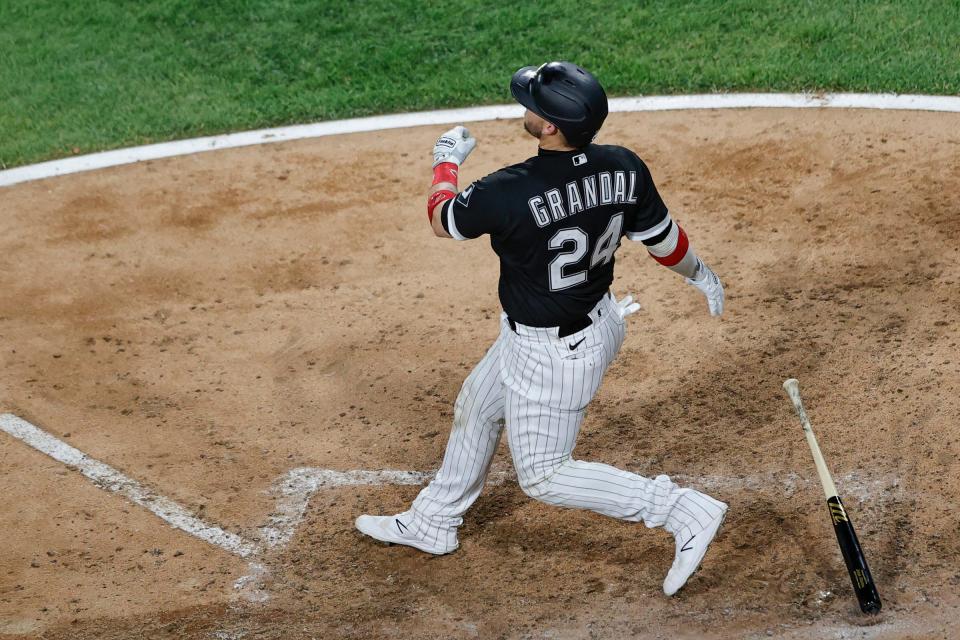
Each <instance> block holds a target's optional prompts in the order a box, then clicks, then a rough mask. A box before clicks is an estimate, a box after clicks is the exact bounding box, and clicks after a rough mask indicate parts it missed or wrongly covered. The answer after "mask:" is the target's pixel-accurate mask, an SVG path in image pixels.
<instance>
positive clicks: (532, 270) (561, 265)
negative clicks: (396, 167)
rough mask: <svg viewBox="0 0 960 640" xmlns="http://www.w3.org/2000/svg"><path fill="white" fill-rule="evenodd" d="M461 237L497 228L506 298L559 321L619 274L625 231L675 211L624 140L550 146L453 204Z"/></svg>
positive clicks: (509, 308) (578, 311) (586, 306)
mask: <svg viewBox="0 0 960 640" xmlns="http://www.w3.org/2000/svg"><path fill="white" fill-rule="evenodd" d="M442 215H443V218H442V220H443V226H444V229H446V230H447V232H448V233H449V234H450V235H451V236H453V237H454V238H456V239H458V240H466V239H471V238H478V237H480V236H481V235H483V234H485V233H487V234H490V245H491V246H492V247H493V250H494V251H495V252H496V253H497V255H498V256H499V257H500V286H499V293H500V304H501V305H503V310H504V311H505V312H506V313H507V315H508V316H510V318H511V319H512V320H514V321H516V322H519V323H521V324H526V325H530V326H534V327H554V326H559V325H562V324H566V323H569V322H572V321H575V320H578V319H581V318H583V317H584V316H586V315H587V314H588V313H589V311H590V310H591V309H592V308H593V307H594V305H596V304H597V302H599V301H600V299H601V298H602V297H603V295H604V294H605V293H606V292H607V290H608V289H609V288H610V285H611V284H612V283H613V265H614V262H615V260H614V253H615V252H616V250H617V248H618V247H619V246H620V239H621V238H622V237H623V236H624V235H627V236H629V238H630V239H632V240H645V239H648V238H652V237H654V236H657V235H658V234H661V233H662V232H663V231H664V230H665V229H667V228H668V227H669V225H670V224H671V223H670V216H669V215H668V213H667V208H666V206H665V205H664V204H663V200H661V198H660V194H659V193H657V189H656V187H655V186H654V184H653V179H652V178H651V177H650V171H649V170H648V169H647V166H646V165H645V164H644V163H643V161H642V160H640V158H638V157H637V155H636V154H635V153H633V152H632V151H630V150H629V149H625V148H624V147H618V146H613V145H596V144H591V145H589V146H587V147H586V148H585V149H577V150H575V151H546V150H544V149H540V151H539V153H538V154H537V155H536V156H534V157H533V158H530V159H528V160H527V161H525V162H521V163H520V164H515V165H512V166H510V167H506V168H504V169H501V170H500V171H497V172H495V173H492V174H490V175H488V176H487V177H485V178H482V179H480V180H478V181H476V182H474V183H473V184H471V185H470V186H468V187H467V188H466V189H464V190H463V191H462V192H460V194H459V195H458V196H457V197H456V198H455V199H453V200H450V201H449V202H448V203H447V205H446V206H445V207H444V208H443V214H442Z"/></svg>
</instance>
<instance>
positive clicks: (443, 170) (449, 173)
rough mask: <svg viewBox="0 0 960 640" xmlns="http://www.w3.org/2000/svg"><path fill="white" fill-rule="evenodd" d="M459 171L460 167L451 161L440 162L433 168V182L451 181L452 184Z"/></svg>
mask: <svg viewBox="0 0 960 640" xmlns="http://www.w3.org/2000/svg"><path fill="white" fill-rule="evenodd" d="M459 173H460V167H458V166H457V165H456V164H455V163H453V162H441V163H440V164H438V165H437V166H435V167H434V168H433V184H439V183H441V182H451V183H453V185H454V186H456V184H457V176H458V174H459Z"/></svg>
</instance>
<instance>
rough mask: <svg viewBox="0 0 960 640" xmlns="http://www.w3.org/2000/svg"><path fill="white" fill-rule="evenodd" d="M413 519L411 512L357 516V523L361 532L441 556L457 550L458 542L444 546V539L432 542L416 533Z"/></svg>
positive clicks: (381, 540) (381, 539)
mask: <svg viewBox="0 0 960 640" xmlns="http://www.w3.org/2000/svg"><path fill="white" fill-rule="evenodd" d="M411 524H412V519H411V517H410V514H409V513H406V512H404V513H398V514H397V515H395V516H368V515H362V516H358V517H357V521H356V523H355V525H356V527H357V529H358V530H359V531H360V533H365V534H366V535H368V536H370V537H371V538H374V539H376V540H379V541H380V542H389V543H391V544H404V545H407V546H408V547H413V548H414V549H419V550H420V551H426V552H427V553H432V554H434V555H437V556H440V555H443V554H445V553H450V552H451V551H456V549H457V546H458V545H457V544H453V546H449V545H446V546H444V544H443V542H442V541H438V542H430V541H429V540H425V539H423V538H421V537H420V536H418V535H416V534H415V533H414V532H413V530H412V529H411V528H410V525H411Z"/></svg>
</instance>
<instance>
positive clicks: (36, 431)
mask: <svg viewBox="0 0 960 640" xmlns="http://www.w3.org/2000/svg"><path fill="white" fill-rule="evenodd" d="M0 430H2V431H4V432H6V433H8V434H9V435H11V436H13V437H14V438H16V439H17V440H20V441H21V442H23V443H24V444H26V445H28V446H30V447H32V448H34V449H36V450H37V451H39V452H41V453H44V454H46V455H48V456H50V457H51V458H53V459H54V460H57V461H58V462H61V463H63V464H65V465H66V466H68V467H70V468H72V469H76V470H77V471H79V472H80V473H81V474H83V475H84V476H86V477H87V478H89V479H90V480H91V481H92V482H93V483H94V484H95V485H97V486H98V487H100V488H101V489H103V490H105V491H108V492H110V493H116V494H118V495H120V496H123V497H124V498H126V499H127V500H129V501H130V502H133V503H135V504H138V505H140V506H141V507H143V508H145V509H147V510H148V511H150V512H151V513H153V514H154V515H156V516H157V517H158V518H160V519H161V520H163V521H164V522H166V523H167V524H169V525H171V526H172V527H174V528H176V529H179V530H181V531H183V532H185V533H187V534H189V535H191V536H193V537H195V538H198V539H200V540H203V541H204V542H207V543H208V544H211V545H213V546H215V547H219V548H221V549H223V550H224V551H227V552H229V553H231V554H233V555H236V556H239V557H241V558H246V559H249V561H250V564H249V572H248V574H247V575H245V576H243V577H241V578H240V579H238V580H237V581H236V582H235V583H234V587H235V589H236V590H237V591H238V593H239V595H240V596H241V597H242V598H243V599H245V600H247V601H251V602H263V601H265V600H266V599H268V598H269V595H268V594H267V593H266V592H265V591H264V590H263V589H262V585H263V582H264V580H265V578H266V576H267V574H268V570H267V569H266V567H265V566H264V565H263V564H262V563H261V562H260V561H259V558H260V556H262V555H263V554H264V553H267V552H270V551H275V550H278V549H282V548H284V547H285V546H286V545H287V544H289V542H290V540H291V539H292V538H293V536H294V533H295V532H296V530H297V527H299V526H300V524H301V523H302V522H303V518H304V515H305V513H306V510H307V506H308V505H309V503H310V499H311V498H312V497H313V495H314V494H315V493H317V492H318V491H322V490H325V489H336V488H339V487H347V486H380V485H387V484H396V485H421V484H425V483H426V482H427V481H429V480H430V478H432V477H433V474H434V473H435V472H425V471H400V470H391V469H383V470H379V471H367V470H354V471H335V470H333V469H320V468H316V467H299V468H296V469H291V470H290V471H288V472H287V473H285V474H283V475H282V476H280V477H279V478H278V479H277V480H276V481H275V482H274V483H273V485H272V486H271V487H270V489H268V490H267V491H268V493H269V494H271V495H273V496H275V498H276V506H275V508H274V509H273V511H272V512H271V513H270V514H269V515H268V516H267V521H266V523H265V524H264V525H263V526H261V527H259V528H258V532H259V534H260V535H259V536H258V539H256V540H250V539H247V538H245V537H243V536H241V535H239V534H236V533H231V532H229V531H226V530H224V529H222V528H221V527H218V526H216V525H214V524H211V523H209V522H205V521H204V520H202V519H200V518H198V517H197V516H195V515H194V514H192V513H191V512H190V511H189V510H188V509H187V508H185V507H183V506H182V505H179V504H177V503H176V502H174V501H173V500H171V499H169V498H167V497H165V496H163V495H161V494H159V493H157V492H156V491H154V490H153V489H151V488H150V487H147V486H145V485H143V484H141V483H140V482H138V481H136V480H134V479H133V478H131V477H129V476H127V475H125V474H124V473H122V472H120V471H118V470H116V469H114V468H113V467H111V466H109V465H107V464H105V463H103V462H100V461H99V460H95V459H94V458H91V457H90V456H88V455H87V454H85V453H83V452H82V451H80V450H79V449H77V448H75V447H72V446H70V445H69V444H67V443H66V442H63V441H62V440H60V439H58V438H56V437H55V436H53V435H51V434H49V433H47V432H46V431H44V430H43V429H40V428H39V427H37V426H34V425H32V424H30V423H29V422H27V421H26V420H23V419H22V418H18V417H17V416H15V415H13V414H9V413H4V414H0ZM515 477H516V475H515V474H514V472H513V470H512V469H509V470H508V469H499V470H494V471H492V472H491V473H490V476H489V477H488V478H487V484H490V485H500V484H503V483H504V482H506V481H508V480H512V479H514V478H515ZM673 479H674V480H675V481H676V482H678V483H679V484H682V485H688V486H692V487H696V488H700V489H704V490H706V491H710V490H717V489H719V490H724V491H728V492H730V491H734V492H763V493H771V494H774V495H776V496H779V497H789V496H791V495H793V494H794V493H796V492H797V491H799V490H801V489H809V488H811V487H813V486H814V485H815V483H816V480H815V479H811V478H807V477H803V476H800V475H799V474H796V473H792V472H767V473H756V474H750V475H744V476H726V475H707V476H688V475H676V476H674V477H673ZM839 484H840V486H841V487H842V490H843V494H844V496H845V497H848V498H856V499H859V500H861V501H863V500H871V501H874V502H886V501H889V500H894V499H898V498H900V497H902V495H903V488H902V486H901V484H900V479H899V478H898V476H897V475H896V474H885V475H880V476H874V475H868V474H863V473H859V472H855V473H850V474H847V475H845V476H843V477H841V478H839ZM345 526H346V525H345Z"/></svg>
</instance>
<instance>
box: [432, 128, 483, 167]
mask: <svg viewBox="0 0 960 640" xmlns="http://www.w3.org/2000/svg"><path fill="white" fill-rule="evenodd" d="M475 146H477V139H476V138H474V137H472V136H471V135H470V132H469V131H467V128H466V127H463V126H460V125H458V126H456V127H454V128H453V129H450V131H447V132H446V133H444V134H443V135H442V136H440V137H439V138H437V144H435V145H433V166H437V165H438V164H440V163H442V162H452V163H453V164H455V165H457V166H459V165H461V164H463V161H464V160H466V159H467V156H468V155H470V152H471V151H473V148H474V147H475Z"/></svg>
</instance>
